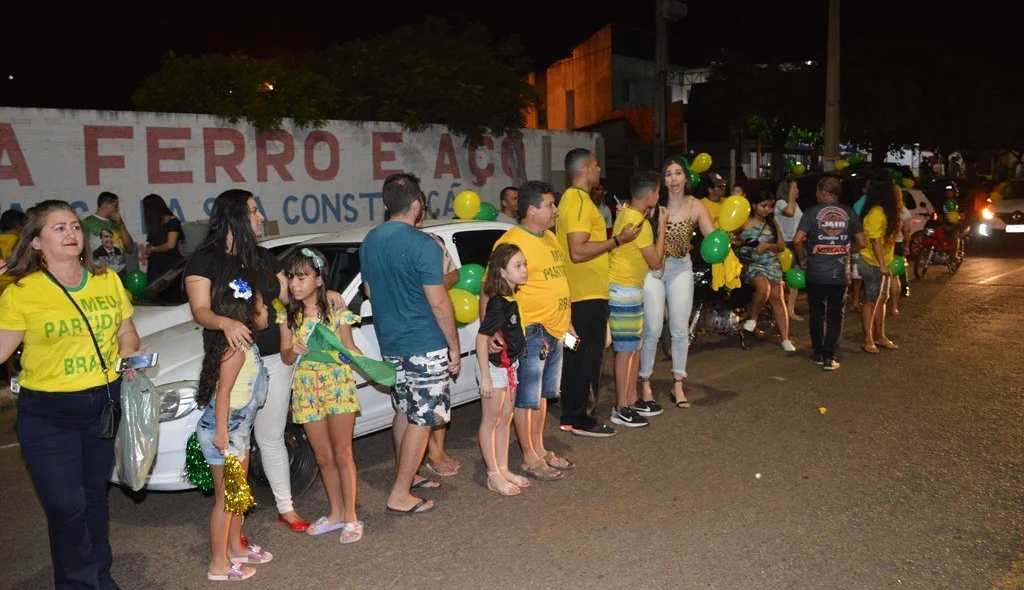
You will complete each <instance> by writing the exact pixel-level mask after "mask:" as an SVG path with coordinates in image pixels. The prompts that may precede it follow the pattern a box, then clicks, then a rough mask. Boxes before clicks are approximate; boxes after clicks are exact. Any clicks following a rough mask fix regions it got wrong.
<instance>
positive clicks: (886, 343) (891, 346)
mask: <svg viewBox="0 0 1024 590" xmlns="http://www.w3.org/2000/svg"><path fill="white" fill-rule="evenodd" d="M875 346H881V347H882V348H884V349H886V350H899V348H900V347H899V346H896V343H895V342H893V341H892V340H882V341H881V342H875Z"/></svg>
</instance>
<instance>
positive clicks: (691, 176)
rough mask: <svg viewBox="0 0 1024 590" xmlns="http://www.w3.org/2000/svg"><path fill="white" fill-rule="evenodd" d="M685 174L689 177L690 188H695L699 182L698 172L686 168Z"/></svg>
mask: <svg viewBox="0 0 1024 590" xmlns="http://www.w3.org/2000/svg"><path fill="white" fill-rule="evenodd" d="M686 176H687V177H688V178H689V179H690V190H694V191H695V190H697V185H698V184H700V174H698V173H696V172H694V171H693V170H687V171H686Z"/></svg>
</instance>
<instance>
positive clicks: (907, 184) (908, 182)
mask: <svg viewBox="0 0 1024 590" xmlns="http://www.w3.org/2000/svg"><path fill="white" fill-rule="evenodd" d="M903 188H914V179H912V178H904V179H903Z"/></svg>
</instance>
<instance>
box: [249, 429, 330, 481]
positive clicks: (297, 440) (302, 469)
mask: <svg viewBox="0 0 1024 590" xmlns="http://www.w3.org/2000/svg"><path fill="white" fill-rule="evenodd" d="M284 446H285V448H287V449H288V471H289V476H290V478H291V486H292V497H293V498H298V497H299V496H301V495H302V494H304V493H305V492H306V491H307V490H309V488H310V486H312V485H313V482H315V481H316V477H317V475H319V474H320V470H319V468H318V467H317V464H316V456H315V455H314V454H313V447H311V446H309V441H308V440H306V434H305V433H304V432H303V431H302V427H301V426H299V425H298V424H292V423H291V422H289V423H288V424H287V425H286V426H285V428H284ZM249 479H251V480H252V481H253V482H254V483H256V484H257V485H259V486H261V487H270V482H269V481H268V480H267V474H266V472H264V471H263V460H262V458H261V457H260V447H259V445H257V444H256V438H255V437H253V439H252V451H251V454H250V461H249Z"/></svg>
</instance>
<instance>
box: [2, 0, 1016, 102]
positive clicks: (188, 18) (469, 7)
mask: <svg viewBox="0 0 1024 590" xmlns="http://www.w3.org/2000/svg"><path fill="white" fill-rule="evenodd" d="M647 3H649V4H651V8H650V9H646V8H644V9H643V10H639V11H638V10H636V7H638V6H640V5H641V4H647ZM157 5H159V6H157ZM428 5H429V6H432V8H429V9H427V8H426V7H427V6H428ZM558 5H559V3H558V2H552V1H550V0H547V1H542V0H513V1H511V2H494V1H491V2H466V1H462V0H448V1H446V2H443V3H442V2H424V1H422V0H421V1H418V2H404V1H397V0H396V1H391V2H387V1H385V2H368V3H366V4H365V5H361V4H356V3H354V2H351V1H349V0H342V1H338V0H334V1H331V2H318V1H302V0H298V1H293V2H281V1H280V0H278V1H275V2H267V1H263V0H251V1H249V2H235V1H225V0H206V1H202V2H197V1H193V0H177V1H173V2H166V3H145V4H142V3H132V4H119V3H116V2H107V3H74V4H72V6H73V7H72V8H58V5H56V4H52V3H46V2H33V1H31V0H13V1H12V2H9V3H8V6H6V7H5V11H4V17H5V18H4V19H3V20H4V25H3V27H4V34H3V36H4V38H5V43H4V44H3V47H4V54H3V57H2V59H0V64H2V68H3V69H2V71H0V105H3V106H39V107H64V108H113V109H116V108H129V107H130V105H131V103H130V95H131V92H132V90H133V89H134V88H136V87H137V86H138V85H139V84H140V83H141V81H142V80H143V79H145V77H146V76H147V75H148V74H150V73H152V72H153V71H155V70H157V69H158V68H159V66H160V63H161V59H162V56H163V55H165V54H166V53H167V52H168V51H174V52H176V53H177V54H179V55H183V54H201V53H233V52H241V53H246V54H249V55H254V56H257V57H271V56H275V55H284V54H289V53H293V54H301V53H303V52H307V51H310V50H316V49H320V48H322V47H325V46H327V45H330V44H332V43H336V42H345V41H350V40H353V39H359V38H369V37H373V36H375V35H379V34H382V33H386V32H388V31H389V30H391V29H393V28H395V27H397V26H400V25H405V24H411V23H416V22H419V21H421V20H422V19H424V18H425V17H426V16H428V15H431V14H432V15H436V16H440V17H443V18H445V19H447V20H449V21H450V22H453V23H466V22H471V21H478V22H481V23H483V24H484V25H485V26H487V27H488V29H490V30H491V31H492V32H493V33H494V34H495V35H498V36H505V35H516V36H517V37H519V39H520V40H521V41H522V43H523V45H524V46H525V47H526V49H527V51H528V53H529V56H530V58H531V59H532V60H533V62H534V64H535V66H536V67H538V68H543V67H545V66H547V65H549V64H550V63H551V62H553V61H554V60H557V59H559V58H561V57H564V56H565V55H567V53H568V52H569V51H570V50H571V48H572V47H573V46H575V45H576V44H578V43H579V42H581V41H583V40H584V39H586V38H587V37H588V36H590V35H591V34H593V33H594V32H595V31H596V30H598V29H599V28H601V27H602V26H603V25H605V24H607V23H616V24H620V25H623V26H626V27H629V28H631V29H634V30H636V31H641V32H642V31H653V0H649V1H648V2H625V1H622V0H620V1H617V2H582V1H577V2H566V3H563V4H562V5H561V6H560V7H559V8H557V9H556V10H552V8H551V7H552V6H558ZM688 5H689V16H688V17H687V18H686V19H684V20H683V21H680V22H677V23H672V24H671V25H670V28H669V33H670V36H671V38H672V55H673V60H672V61H673V62H674V63H679V64H682V65H689V66H701V65H706V64H707V63H708V61H709V60H711V59H714V58H715V57H717V56H719V55H720V54H721V52H722V50H728V51H730V52H741V53H744V54H746V55H749V56H751V57H752V58H753V59H758V60H765V61H767V60H772V59H786V60H790V59H804V56H805V55H806V56H807V57H806V59H823V57H824V51H825V36H826V35H825V26H826V16H827V6H828V2H827V0H792V1H789V2H782V1H778V0H774V1H772V0H761V1H751V0H690V1H689V2H688ZM935 6H937V3H931V2H918V1H915V2H906V1H900V0H885V1H883V0H860V1H856V2H855V1H852V0H843V9H842V12H843V39H844V42H847V41H849V40H850V39H851V38H860V39H870V40H871V41H872V42H878V43H883V44H884V43H885V41H886V39H890V38H892V37H893V36H897V35H908V34H912V35H914V36H915V37H918V36H920V37H922V43H921V53H922V59H927V52H928V49H929V45H930V44H931V43H942V42H945V43H950V44H952V45H954V46H956V47H960V48H971V49H973V50H976V51H978V52H981V53H983V54H985V55H987V56H991V57H992V58H998V59H1006V60H1008V61H1009V62H1010V63H1012V64H1017V63H1019V61H1020V58H1019V55H1020V49H1019V41H1018V40H1017V38H1018V36H1019V35H1020V34H1021V30H1020V23H1021V22H1022V20H1024V19H1022V16H1024V8H1021V7H1020V5H1019V4H1018V3H1017V2H1011V1H1009V0H1000V1H990V2H973V3H955V4H951V5H950V6H952V8H941V9H938V8H935ZM651 47H653V33H652V34H651ZM1015 55H1016V56H1018V57H1016V58H1014V57H1013V56H1015ZM9 76H14V79H13V80H10V79H9Z"/></svg>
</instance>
